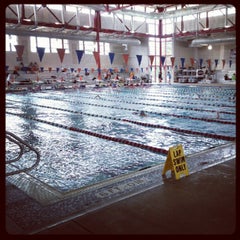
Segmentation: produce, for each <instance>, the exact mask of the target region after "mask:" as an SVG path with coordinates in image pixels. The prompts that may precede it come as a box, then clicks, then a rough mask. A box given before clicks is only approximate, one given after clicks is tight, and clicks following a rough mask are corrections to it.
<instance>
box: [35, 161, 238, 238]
mask: <svg viewBox="0 0 240 240" xmlns="http://www.w3.org/2000/svg"><path fill="white" fill-rule="evenodd" d="M235 178H236V175H235V160H230V161H227V162H224V163H221V164H219V165H215V166H214V167H210V168H208V169H204V170H202V171H200V172H197V173H194V174H192V175H190V176H188V177H185V178H182V179H180V180H178V181H172V182H168V183H167V184H164V185H161V186H158V187H155V188H153V189H151V190H148V191H146V192H144V193H141V194H138V195H136V196H134V197H130V198H128V199H125V200H122V201H119V202H116V203H114V204H112V205H109V206H107V207H104V208H101V209H99V210H96V211H94V212H91V213H89V214H87V215H84V216H81V217H78V218H76V219H73V220H71V221H68V222H65V223H62V224H60V225H58V226H55V227H52V228H51V229H47V230H44V231H42V232H40V233H39V234H94V235H96V234H117V235H120V234H148V235H152V234H167V235H179V234H194V235H195V234H197V235H199V234H200V235H202V234H203V235H208V234H216V235H222V234H224V235H225V234H227V235H228V236H226V237H228V239H230V235H232V234H236V232H235V231H236V185H235ZM232 236H234V235H232Z"/></svg>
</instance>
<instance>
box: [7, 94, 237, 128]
mask: <svg viewBox="0 0 240 240" xmlns="http://www.w3.org/2000/svg"><path fill="white" fill-rule="evenodd" d="M40 98H41V97H40ZM43 99H48V98H43ZM49 99H50V100H53V101H63V100H58V99H51V98H49ZM7 100H9V99H7ZM9 101H13V102H20V103H22V102H21V101H16V100H9ZM64 101H67V102H70V103H75V104H76V103H80V104H82V103H83V102H76V101H71V100H65V99H64ZM27 104H29V103H27ZM83 104H87V105H92V106H97V107H107V108H115V109H120V110H127V111H137V112H140V110H138V109H132V108H122V107H116V106H106V105H100V104H90V103H83ZM32 105H38V104H32ZM38 106H40V107H41V106H42V107H46V106H44V105H38ZM46 108H52V109H56V110H62V111H69V112H72V113H81V114H83V113H82V112H78V111H73V110H66V109H62V108H54V107H46ZM144 111H145V112H146V113H149V114H157V115H161V116H171V117H176V118H185V119H192V120H198V121H205V122H216V123H221V124H231V125H235V124H236V123H235V122H231V121H222V120H219V119H210V118H197V117H190V116H183V115H176V114H170V113H159V112H153V111H147V110H144ZM85 114H86V115H90V116H91V114H88V113H85ZM98 116H100V115H97V117H98ZM102 117H105V116H102ZM106 118H107V117H106ZM114 120H116V118H114Z"/></svg>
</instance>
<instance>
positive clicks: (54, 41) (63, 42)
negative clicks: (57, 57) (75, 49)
mask: <svg viewBox="0 0 240 240" xmlns="http://www.w3.org/2000/svg"><path fill="white" fill-rule="evenodd" d="M50 40H51V52H52V53H56V52H57V48H64V49H65V53H69V44H68V40H67V39H60V38H51V39H50Z"/></svg>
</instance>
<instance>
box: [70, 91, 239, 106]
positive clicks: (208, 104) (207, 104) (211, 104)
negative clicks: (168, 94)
mask: <svg viewBox="0 0 240 240" xmlns="http://www.w3.org/2000/svg"><path fill="white" fill-rule="evenodd" d="M81 93H82V92H81ZM89 93H90V94H96V93H93V92H87V93H85V92H84V94H89ZM98 94H99V93H98ZM100 94H101V95H103V96H107V97H108V96H109V95H108V94H105V93H103V92H100ZM144 94H145V93H144ZM148 96H151V95H148ZM153 96H158V95H153ZM74 97H77V96H74ZM110 97H113V98H114V97H115V95H112V96H110ZM117 97H119V96H117ZM158 97H159V96H158ZM163 97H164V96H163ZM124 98H135V99H141V100H149V101H162V102H172V103H179V101H177V100H175V101H174V100H164V99H156V98H141V97H132V96H124ZM176 98H177V97H176ZM182 99H183V98H182ZM190 99H191V100H202V99H199V98H190ZM181 103H182V104H198V103H196V102H189V101H188V102H181ZM201 104H202V105H205V106H213V107H229V108H235V107H236V106H235V105H234V106H232V105H223V104H217V103H216V104H214V103H203V102H202V103H201Z"/></svg>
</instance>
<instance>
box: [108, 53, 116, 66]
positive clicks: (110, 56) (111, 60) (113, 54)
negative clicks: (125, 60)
mask: <svg viewBox="0 0 240 240" xmlns="http://www.w3.org/2000/svg"><path fill="white" fill-rule="evenodd" d="M108 56H109V59H110V63H111V64H112V63H113V59H114V56H115V53H113V52H110V53H108Z"/></svg>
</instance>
